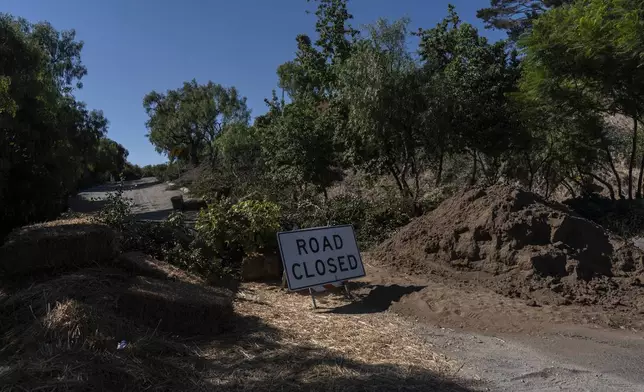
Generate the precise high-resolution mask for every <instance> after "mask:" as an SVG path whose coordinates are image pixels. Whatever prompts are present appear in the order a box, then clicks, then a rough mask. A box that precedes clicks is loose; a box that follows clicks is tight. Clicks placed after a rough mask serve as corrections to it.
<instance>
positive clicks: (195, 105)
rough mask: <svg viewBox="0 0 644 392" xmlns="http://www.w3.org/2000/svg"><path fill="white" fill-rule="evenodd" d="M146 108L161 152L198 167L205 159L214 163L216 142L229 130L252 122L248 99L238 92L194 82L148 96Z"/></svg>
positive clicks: (152, 137)
mask: <svg viewBox="0 0 644 392" xmlns="http://www.w3.org/2000/svg"><path fill="white" fill-rule="evenodd" d="M143 106H144V108H145V111H146V113H147V114H148V116H149V119H148V121H147V123H146V125H147V127H148V129H149V131H150V132H149V134H148V138H149V139H150V142H151V143H152V144H153V145H154V146H155V147H156V149H157V151H158V152H162V153H165V154H166V155H168V157H169V158H170V159H181V160H189V161H190V163H192V164H193V165H195V166H196V165H198V164H199V163H200V162H201V157H202V156H204V155H205V156H207V157H208V159H209V160H211V161H212V160H213V159H214V154H215V148H214V142H215V139H216V138H217V136H219V134H221V132H222V131H223V130H224V128H225V127H227V126H229V125H233V124H248V122H249V121H250V111H249V110H248V108H247V106H246V98H245V97H241V96H240V95H239V93H238V92H237V89H236V88H234V87H230V88H226V87H224V86H222V85H220V84H215V83H213V82H208V83H207V84H204V85H200V84H198V83H197V81H196V80H194V79H193V80H192V81H190V82H186V83H184V84H183V87H181V88H178V89H176V90H170V91H168V92H167V93H165V94H162V93H158V92H156V91H153V92H151V93H149V94H147V95H146V96H145V98H144V99H143Z"/></svg>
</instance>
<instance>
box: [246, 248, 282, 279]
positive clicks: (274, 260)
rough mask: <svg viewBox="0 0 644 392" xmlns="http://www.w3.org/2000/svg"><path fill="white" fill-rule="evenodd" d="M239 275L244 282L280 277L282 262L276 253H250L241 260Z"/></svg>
mask: <svg viewBox="0 0 644 392" xmlns="http://www.w3.org/2000/svg"><path fill="white" fill-rule="evenodd" d="M241 275H242V279H244V281H246V282H252V281H265V280H277V279H280V278H281V277H282V263H281V261H280V258H279V256H278V255H276V254H262V253H251V254H249V255H247V256H246V257H244V259H243V260H242V267H241Z"/></svg>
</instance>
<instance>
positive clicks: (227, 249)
mask: <svg viewBox="0 0 644 392" xmlns="http://www.w3.org/2000/svg"><path fill="white" fill-rule="evenodd" d="M195 228H196V229H197V232H198V236H199V238H200V239H202V240H203V241H204V242H205V243H206V244H207V245H208V246H209V247H211V248H212V249H213V250H214V251H215V252H217V254H218V255H219V256H220V257H221V258H222V259H225V260H227V261H231V262H234V263H236V262H240V261H241V258H242V257H243V256H244V254H248V253H250V252H255V251H258V250H263V249H271V248H272V249H275V247H276V232H277V231H278V230H279V229H280V207H279V206H278V205H277V204H275V203H272V202H268V201H258V200H246V201H242V202H239V203H237V204H231V203H230V201H228V200H224V201H221V202H218V203H213V204H210V205H209V206H208V208H207V209H205V210H202V211H201V212H200V214H199V218H198V219H197V223H196V226H195Z"/></svg>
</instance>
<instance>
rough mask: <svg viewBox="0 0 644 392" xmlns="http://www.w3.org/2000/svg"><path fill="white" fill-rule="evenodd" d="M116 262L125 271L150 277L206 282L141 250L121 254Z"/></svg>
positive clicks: (193, 282) (197, 282) (186, 281)
mask: <svg viewBox="0 0 644 392" xmlns="http://www.w3.org/2000/svg"><path fill="white" fill-rule="evenodd" d="M118 262H119V264H120V266H121V268H123V269H124V270H126V271H129V272H132V273H135V274H138V275H143V276H148V277H151V278H162V279H169V280H174V281H179V282H185V283H191V284H206V282H205V281H204V279H203V278H201V277H199V276H196V275H193V274H191V273H189V272H186V271H184V270H182V269H180V268H177V267H175V266H173V265H171V264H168V263H166V262H164V261H160V260H157V259H155V258H154V257H152V256H149V255H146V254H144V253H142V252H128V253H124V254H122V255H121V256H120V257H119V259H118Z"/></svg>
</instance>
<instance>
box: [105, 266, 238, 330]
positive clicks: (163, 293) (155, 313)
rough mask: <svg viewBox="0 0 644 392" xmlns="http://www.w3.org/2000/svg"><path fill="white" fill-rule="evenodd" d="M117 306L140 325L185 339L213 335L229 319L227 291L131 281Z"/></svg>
mask: <svg viewBox="0 0 644 392" xmlns="http://www.w3.org/2000/svg"><path fill="white" fill-rule="evenodd" d="M117 306H118V309H119V312H120V313H122V314H124V315H125V316H127V317H128V318H129V319H131V320H135V321H137V322H138V323H140V324H141V325H145V326H148V327H150V328H159V329H160V330H161V331H166V332H169V333H173V334H181V335H188V336H190V335H212V334H216V333H218V332H220V331H221V330H222V328H223V323H224V322H225V321H227V320H228V319H230V318H231V317H232V315H233V306H232V293H230V292H229V291H228V290H225V289H215V288H212V287H206V286H197V285H193V284H190V283H184V282H177V281H174V282H172V281H167V280H165V281H163V280H156V279H151V278H144V277H137V278H136V279H134V280H133V282H132V285H131V286H130V287H129V288H128V289H127V290H125V291H124V292H122V293H121V294H120V296H119V298H118V305H117Z"/></svg>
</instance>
